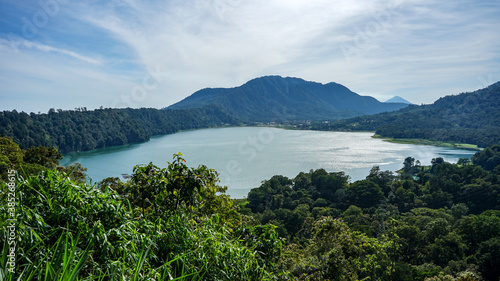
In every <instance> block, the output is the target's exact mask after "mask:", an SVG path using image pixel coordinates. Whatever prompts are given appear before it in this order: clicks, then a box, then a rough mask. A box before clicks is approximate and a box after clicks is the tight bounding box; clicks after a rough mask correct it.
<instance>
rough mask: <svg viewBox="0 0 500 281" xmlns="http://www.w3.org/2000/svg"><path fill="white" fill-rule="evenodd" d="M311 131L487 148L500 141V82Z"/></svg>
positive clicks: (314, 127) (334, 123)
mask: <svg viewBox="0 0 500 281" xmlns="http://www.w3.org/2000/svg"><path fill="white" fill-rule="evenodd" d="M310 128H311V129H317V130H347V131H359V130H364V131H376V134H377V135H380V136H382V137H387V138H397V139H427V140H433V141H445V142H457V143H469V144H476V145H478V146H480V147H486V146H488V145H491V144H495V143H499V142H500V82H497V83H495V84H492V85H491V86H489V87H487V88H484V89H481V90H477V91H474V92H470V93H462V94H459V95H452V96H446V97H443V98H440V99H438V100H437V101H436V102H434V103H433V104H430V105H423V106H409V107H407V108H403V109H400V110H398V111H395V112H384V113H379V114H375V115H370V116H360V117H355V118H352V119H348V120H340V121H337V122H333V123H330V124H319V123H317V124H313V125H312V126H311V127H310Z"/></svg>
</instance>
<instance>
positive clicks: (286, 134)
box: [61, 127, 475, 198]
mask: <svg viewBox="0 0 500 281" xmlns="http://www.w3.org/2000/svg"><path fill="white" fill-rule="evenodd" d="M372 135H373V133H364V132H362V133H359V132H355V133H351V132H324V131H302V130H284V129H278V128H268V127H235V128H217V129H203V130H195V131H186V132H181V133H176V134H171V135H163V136H155V137H152V138H151V140H150V141H149V142H145V143H140V144H130V145H125V146H120V147H111V148H103V149H97V150H93V151H89V152H78V153H68V154H65V155H64V156H65V157H64V159H63V160H61V164H62V165H69V164H71V163H74V162H79V163H81V164H82V165H83V166H84V167H86V168H87V169H88V171H87V174H88V176H89V177H90V178H91V179H92V180H93V182H97V181H100V180H102V179H104V178H107V177H121V174H131V173H132V169H133V167H134V165H139V164H148V163H149V162H153V163H154V164H155V165H157V166H160V167H166V166H167V164H166V161H172V156H173V154H174V153H176V152H181V153H182V154H184V158H185V159H186V161H187V165H188V166H190V167H197V166H198V165H200V164H204V165H206V166H207V167H209V168H213V169H215V170H216V171H217V172H219V173H220V179H221V184H222V185H226V186H228V191H227V193H228V194H229V195H231V197H232V198H243V197H245V196H246V195H247V194H248V192H249V191H250V189H251V188H255V187H258V186H259V185H260V183H261V181H263V180H266V179H270V178H271V177H272V176H273V175H283V176H287V177H291V178H293V177H295V176H296V175H297V174H298V173H299V172H308V171H309V170H311V169H319V168H324V169H325V170H326V171H328V172H339V171H344V172H346V174H347V175H349V176H350V177H351V181H356V180H360V179H364V178H365V177H366V176H367V175H368V173H369V171H370V169H371V168H372V167H373V166H380V169H381V170H390V171H396V170H399V169H401V168H402V166H403V161H404V159H405V158H406V157H408V156H411V157H413V158H415V160H420V162H421V163H422V165H429V164H430V162H431V160H432V158H437V157H442V158H444V160H445V161H447V162H456V161H457V160H458V159H459V158H470V157H471V156H472V155H473V154H474V153H475V151H471V150H464V149H454V148H444V147H435V146H427V145H411V144H397V143H390V142H386V141H383V140H381V139H375V138H372Z"/></svg>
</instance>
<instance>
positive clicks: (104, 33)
mask: <svg viewBox="0 0 500 281" xmlns="http://www.w3.org/2000/svg"><path fill="white" fill-rule="evenodd" d="M82 2H83V3H82ZM499 27H500V1H498V0H484V1H477V0H470V1H462V0H457V1H455V0H453V1H432V0H429V1H427V0H408V1H406V0H394V1H391V0H388V1H376V0H366V1H363V0H337V1H331V0H286V1H285V0H265V1H264V0H251V1H250V0H203V1H198V0H190V1H189V0H170V1H168V0H167V1H154V0H152V1H135V0H116V1H113V0H111V1H93V0H88V1H76V0H40V1H38V0H37V1H32V0H23V1H19V0H0V110H13V109H16V110H18V111H26V112H39V111H41V112H47V111H48V110H49V109H50V108H56V109H58V108H62V109H74V108H76V107H87V108H88V109H95V108H98V107H100V106H103V107H154V108H162V107H165V106H168V105H170V104H172V103H175V102H177V101H179V100H181V99H183V98H184V97H186V96H188V95H190V94H192V93H193V92H195V91H196V90H199V89H201V88H206V87H235V86H239V85H241V84H243V83H245V82H247V81H248V80H250V79H253V78H255V77H260V76H264V75H282V76H292V77H300V78H303V79H305V80H309V81H316V82H321V83H328V82H337V83H340V84H343V85H345V86H347V87H348V88H350V89H351V90H352V91H354V92H357V93H358V94H361V95H370V96H374V97H375V98H378V99H379V100H382V101H383V100H387V99H389V98H391V97H392V96H394V95H398V96H401V97H403V98H405V99H407V100H409V101H411V102H414V103H417V104H421V103H432V102H434V101H435V100H437V99H438V98H440V97H443V96H446V95H450V94H458V93H461V92H466V91H473V90H476V89H479V88H484V87H486V86H488V85H490V84H492V83H494V82H496V81H498V80H500V32H499V31H498V30H499Z"/></svg>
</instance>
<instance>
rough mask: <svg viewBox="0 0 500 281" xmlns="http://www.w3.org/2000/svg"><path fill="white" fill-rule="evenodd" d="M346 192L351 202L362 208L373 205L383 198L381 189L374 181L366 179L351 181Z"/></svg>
mask: <svg viewBox="0 0 500 281" xmlns="http://www.w3.org/2000/svg"><path fill="white" fill-rule="evenodd" d="M346 193H347V198H348V200H349V201H350V202H351V203H352V204H354V205H356V206H361V207H364V208H367V207H374V206H376V205H378V204H380V202H381V201H382V200H383V199H384V193H383V192H382V189H381V188H380V187H379V186H378V185H377V184H376V183H374V182H372V181H368V180H361V181H357V182H354V183H351V184H350V185H349V186H348V187H347V189H346Z"/></svg>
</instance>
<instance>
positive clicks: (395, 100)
mask: <svg viewBox="0 0 500 281" xmlns="http://www.w3.org/2000/svg"><path fill="white" fill-rule="evenodd" d="M384 103H405V104H413V103H411V102H409V101H407V100H405V99H403V98H402V97H399V96H394V97H392V98H390V99H388V100H386V101H385V102H384Z"/></svg>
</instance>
